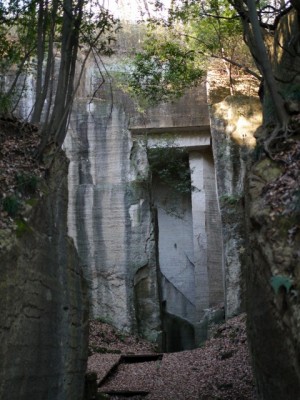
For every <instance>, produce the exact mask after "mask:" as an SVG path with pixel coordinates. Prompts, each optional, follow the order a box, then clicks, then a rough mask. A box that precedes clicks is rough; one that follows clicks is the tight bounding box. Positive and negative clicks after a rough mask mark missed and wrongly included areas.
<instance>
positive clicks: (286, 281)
mask: <svg viewBox="0 0 300 400" xmlns="http://www.w3.org/2000/svg"><path fill="white" fill-rule="evenodd" d="M271 286H272V288H273V289H274V292H275V293H276V294H278V293H279V290H280V288H282V287H283V288H285V290H286V292H287V293H288V292H289V291H290V290H291V287H292V286H293V281H292V279H291V278H289V277H287V276H284V275H277V276H272V278H271Z"/></svg>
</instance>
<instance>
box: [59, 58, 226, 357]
mask: <svg viewBox="0 0 300 400" xmlns="http://www.w3.org/2000/svg"><path fill="white" fill-rule="evenodd" d="M105 62H106V63H107V65H106V68H107V70H109V71H110V73H111V75H112V76H113V73H114V71H115V70H118V68H119V67H118V65H119V63H120V60H118V58H112V59H110V60H106V61H105ZM86 74H87V75H86V77H85V78H84V79H83V82H82V86H81V88H80V96H81V97H80V98H78V99H77V101H76V104H75V106H74V111H73V113H72V116H71V121H70V129H69V132H68V136H67V139H66V141H65V148H66V152H67V155H68V157H69V159H70V168H69V211H68V212H69V222H68V225H69V233H70V235H71V236H72V237H73V238H74V242H75V245H76V247H77V249H78V252H79V255H80V257H81V258H82V259H83V260H84V262H85V269H84V271H85V277H86V279H87V282H88V286H89V296H90V303H91V315H92V316H93V317H94V318H95V317H101V318H104V319H107V320H109V321H110V322H112V323H113V324H114V325H115V326H117V327H118V328H120V329H123V330H126V331H132V332H138V333H140V334H141V335H143V336H145V337H147V338H148V339H151V340H153V341H156V342H157V343H159V344H161V345H163V347H165V348H168V349H170V350H171V349H172V348H173V350H175V349H176V350H179V349H182V348H187V347H193V346H194V345H195V343H199V342H200V341H201V340H203V339H204V338H205V337H206V324H207V312H208V310H209V309H210V308H211V307H214V306H217V305H219V304H220V303H223V298H224V292H223V270H222V244H221V231H220V219H219V210H218V204H217V200H216V184H215V174H214V163H213V158H212V154H211V149H210V146H211V141H210V133H209V118H208V108H207V103H206V93H205V88H204V87H201V88H198V89H197V90H194V91H190V92H188V93H187V94H186V95H185V96H184V97H183V98H182V99H180V100H179V101H177V102H173V103H164V104H160V105H159V106H157V107H154V108H152V109H149V110H147V111H146V112H145V113H143V114H141V113H139V112H138V111H137V108H136V107H135V106H134V104H133V102H132V100H131V99H130V97H129V96H128V95H127V94H125V93H122V92H121V91H120V90H118V89H116V87H114V85H112V86H111V85H109V84H107V85H104V86H102V87H101V90H99V92H97V91H96V92H95V87H97V79H98V78H99V77H98V75H97V74H98V71H97V65H95V64H94V63H93V62H91V63H90V64H89V67H88V69H87V72H86ZM91 93H96V94H95V96H94V97H93V98H92V99H91V98H90V94H91ZM163 148H165V149H166V150H167V153H166V155H165V156H164V155H162V157H161V161H163V163H164V164H165V166H163V167H162V169H164V168H167V165H168V157H169V156H168V149H177V150H179V153H180V151H181V150H184V149H185V150H186V151H187V159H186V167H184V168H186V171H187V175H189V176H190V178H189V180H190V182H192V185H193V186H194V187H195V190H191V186H190V187H189V189H188V192H187V193H185V194H183V193H180V191H179V192H178V191H176V190H174V188H170V186H168V183H166V182H161V181H160V180H159V179H156V178H155V176H154V174H153V171H152V169H151V168H152V167H151V162H149V154H150V152H151V151H154V152H155V151H156V150H159V149H163ZM180 149H181V150H180ZM190 185H191V183H190ZM172 331H173V332H177V333H178V334H176V335H175V333H174V334H172V333H171V332H172ZM172 335H173V336H174V335H175V336H177V339H176V340H175V342H176V341H177V344H176V345H175V344H174V340H173V338H172ZM175 336H174V337H175ZM167 342H168V343H169V344H170V343H173V345H167V344H166V343H167Z"/></svg>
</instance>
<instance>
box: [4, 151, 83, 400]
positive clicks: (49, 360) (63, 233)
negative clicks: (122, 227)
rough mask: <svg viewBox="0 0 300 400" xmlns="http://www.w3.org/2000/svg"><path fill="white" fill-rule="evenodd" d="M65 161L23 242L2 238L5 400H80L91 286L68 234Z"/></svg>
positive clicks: (12, 235)
mask: <svg viewBox="0 0 300 400" xmlns="http://www.w3.org/2000/svg"><path fill="white" fill-rule="evenodd" d="M66 172H67V161H66V158H65V157H64V156H62V155H60V156H59V157H58V158H57V159H56V161H55V164H54V166H53V167H52V169H51V172H50V176H49V178H48V182H47V187H46V189H45V190H47V193H45V195H44V197H43V198H42V199H41V200H40V202H39V204H38V205H37V207H36V208H35V209H34V214H33V215H32V216H31V218H30V220H29V222H28V227H27V228H28V229H26V231H25V232H24V233H23V234H22V233H21V234H20V235H19V237H16V235H15V233H10V234H9V233H8V232H5V231H2V232H1V244H2V246H1V249H0V260H1V261H0V264H1V268H0V299H1V314H0V360H1V362H0V398H1V399H3V400H6V399H11V400H32V399H51V400H69V399H72V400H76V399H77V400H82V396H83V389H84V374H85V368H86V359H87V319H88V307H87V301H86V300H87V296H86V285H85V282H84V279H83V276H82V270H81V265H80V263H79V260H78V256H77V252H76V249H75V247H74V245H73V242H72V240H71V239H70V238H69V237H68V236H67V204H68V200H67V180H66V176H67V175H66Z"/></svg>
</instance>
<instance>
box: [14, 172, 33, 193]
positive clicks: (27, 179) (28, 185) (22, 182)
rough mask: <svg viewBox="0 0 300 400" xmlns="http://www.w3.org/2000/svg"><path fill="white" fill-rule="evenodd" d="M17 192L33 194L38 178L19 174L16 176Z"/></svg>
mask: <svg viewBox="0 0 300 400" xmlns="http://www.w3.org/2000/svg"><path fill="white" fill-rule="evenodd" d="M16 181H17V186H18V190H19V191H20V192H22V193H24V194H34V193H35V192H36V189H37V185H38V182H39V178H38V177H37V176H36V175H32V174H26V173H20V174H17V175H16Z"/></svg>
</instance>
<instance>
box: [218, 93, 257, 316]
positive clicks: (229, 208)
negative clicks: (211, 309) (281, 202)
mask: <svg viewBox="0 0 300 400" xmlns="http://www.w3.org/2000/svg"><path fill="white" fill-rule="evenodd" d="M260 124H261V110H260V103H259V101H258V99H255V98H253V97H247V96H237V97H234V96H231V97H227V98H226V99H225V100H224V101H222V102H220V103H217V104H215V105H214V106H213V107H212V109H211V133H212V139H213V149H214V159H215V166H216V172H217V186H218V194H219V201H220V208H221V217H222V231H223V246H224V264H225V265H224V269H225V293H226V299H225V308H226V315H227V316H228V317H231V316H233V315H236V314H238V313H239V312H240V311H241V308H242V307H243V306H242V294H243V293H242V292H243V290H244V289H243V279H242V269H243V268H242V267H243V265H244V264H245V219H244V195H245V173H246V160H247V155H248V154H249V152H250V151H251V149H253V147H254V146H255V142H256V140H255V138H254V133H255V130H256V129H257V128H258V126H259V125H260Z"/></svg>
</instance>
